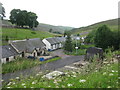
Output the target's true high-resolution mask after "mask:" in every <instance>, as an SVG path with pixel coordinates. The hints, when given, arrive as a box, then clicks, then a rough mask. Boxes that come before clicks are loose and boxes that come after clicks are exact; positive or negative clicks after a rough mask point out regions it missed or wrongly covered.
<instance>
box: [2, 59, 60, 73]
mask: <svg viewBox="0 0 120 90" xmlns="http://www.w3.org/2000/svg"><path fill="white" fill-rule="evenodd" d="M59 59H61V58H60V57H56V58H52V59H49V60H47V61H42V62H41V61H39V60H32V59H26V58H19V59H17V60H14V61H12V62H9V63H6V64H3V65H2V74H6V73H11V72H15V71H18V70H23V69H27V68H31V67H34V66H36V65H40V64H45V63H48V62H52V61H55V60H59Z"/></svg>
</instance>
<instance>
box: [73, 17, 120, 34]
mask: <svg viewBox="0 0 120 90" xmlns="http://www.w3.org/2000/svg"><path fill="white" fill-rule="evenodd" d="M103 25H107V26H108V27H109V28H110V29H111V30H112V31H118V19H111V20H106V21H102V22H98V23H95V24H92V25H89V26H86V27H80V28H74V29H73V30H72V31H71V32H72V34H78V33H84V32H88V33H89V32H91V31H92V30H97V29H98V28H99V27H101V26H103ZM88 33H86V34H85V36H87V35H88Z"/></svg>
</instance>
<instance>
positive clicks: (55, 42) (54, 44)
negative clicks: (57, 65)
mask: <svg viewBox="0 0 120 90" xmlns="http://www.w3.org/2000/svg"><path fill="white" fill-rule="evenodd" d="M42 41H43V43H44V44H45V45H46V49H47V50H48V51H51V50H56V49H59V48H62V47H63V44H62V43H63V42H65V37H52V38H46V39H43V40H42Z"/></svg>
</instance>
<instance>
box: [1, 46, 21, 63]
mask: <svg viewBox="0 0 120 90" xmlns="http://www.w3.org/2000/svg"><path fill="white" fill-rule="evenodd" d="M0 49H2V50H1V51H2V52H1V57H0V58H1V63H6V62H10V61H13V60H15V59H16V58H17V57H18V56H19V55H20V54H18V53H17V51H16V50H15V49H14V48H13V47H12V46H11V45H6V46H0Z"/></svg>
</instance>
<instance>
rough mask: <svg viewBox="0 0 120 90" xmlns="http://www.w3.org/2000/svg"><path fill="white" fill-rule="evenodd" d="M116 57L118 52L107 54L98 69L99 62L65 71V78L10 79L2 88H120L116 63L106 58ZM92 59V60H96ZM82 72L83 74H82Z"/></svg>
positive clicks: (37, 75)
mask: <svg viewBox="0 0 120 90" xmlns="http://www.w3.org/2000/svg"><path fill="white" fill-rule="evenodd" d="M114 54H115V55H118V52H115V53H112V54H111V52H109V53H108V55H107V54H106V55H105V59H106V60H105V62H107V63H106V64H102V66H101V67H100V68H97V67H98V66H99V64H97V63H99V62H92V63H90V64H89V65H90V67H92V69H93V70H90V69H89V68H84V69H83V70H82V71H81V70H79V69H78V70H77V71H74V70H69V71H65V76H58V77H54V78H53V79H50V80H49V79H47V78H43V77H42V76H43V75H42V74H41V73H38V74H36V75H35V76H34V77H33V76H30V77H28V78H19V79H17V78H16V79H12V80H11V81H10V82H9V83H8V84H7V85H3V88H120V87H119V85H118V84H119V83H118V80H119V79H120V77H118V63H117V62H113V63H110V62H109V60H108V59H107V58H108V56H110V57H111V55H112V56H113V55H114ZM96 59H97V57H96V58H94V60H96ZM86 69H87V71H88V70H89V71H88V72H86ZM83 72H84V73H83Z"/></svg>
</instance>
